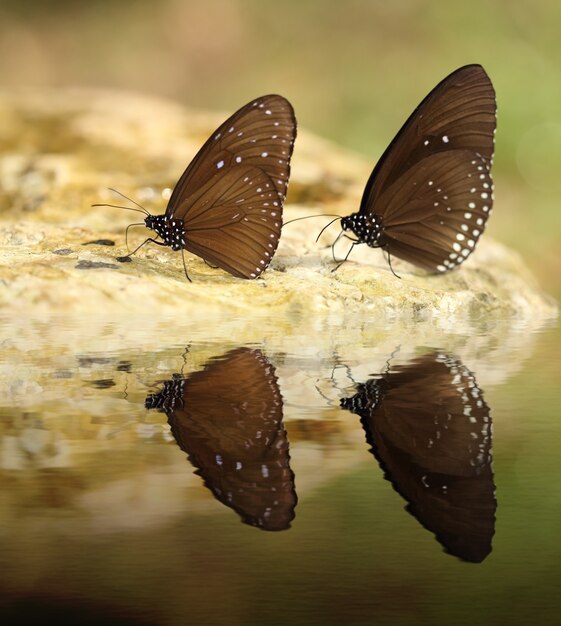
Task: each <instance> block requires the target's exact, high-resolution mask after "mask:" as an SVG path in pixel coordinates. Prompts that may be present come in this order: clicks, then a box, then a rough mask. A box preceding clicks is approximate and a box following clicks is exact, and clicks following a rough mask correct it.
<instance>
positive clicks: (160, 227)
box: [144, 214, 185, 251]
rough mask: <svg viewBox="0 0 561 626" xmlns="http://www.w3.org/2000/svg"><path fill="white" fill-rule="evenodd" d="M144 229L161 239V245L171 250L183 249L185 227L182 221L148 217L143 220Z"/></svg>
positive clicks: (154, 216)
mask: <svg viewBox="0 0 561 626" xmlns="http://www.w3.org/2000/svg"><path fill="white" fill-rule="evenodd" d="M144 224H145V226H146V228H149V229H150V230H153V231H154V232H155V233H156V234H157V235H158V236H159V237H161V238H162V243H163V245H165V246H169V247H170V248H171V249H172V250H176V251H177V250H181V248H184V247H185V226H184V224H183V220H178V219H173V218H171V219H170V218H168V216H167V215H165V214H164V215H148V217H146V219H145V220H144Z"/></svg>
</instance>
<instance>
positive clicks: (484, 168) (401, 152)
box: [341, 65, 496, 273]
mask: <svg viewBox="0 0 561 626" xmlns="http://www.w3.org/2000/svg"><path fill="white" fill-rule="evenodd" d="M495 129H496V102H495V91H494V89H493V85H492V83H491V81H490V79H489V77H488V76H487V74H486V73H485V70H484V69H483V68H482V67H481V66H480V65H466V66H464V67H461V68H459V69H457V70H456V71H455V72H452V73H451V74H450V75H448V76H447V77H446V78H444V80H442V81H441V82H440V83H439V84H438V85H437V86H436V87H435V88H434V89H433V90H432V91H431V92H430V93H429V94H428V95H427V96H426V97H425V98H424V100H423V101H422V102H421V103H420V104H419V106H418V107H417V108H416V109H415V110H414V111H413V113H412V114H411V115H410V116H409V118H408V119H407V121H406V122H405V124H404V125H403V126H402V128H401V129H400V131H399V132H398V133H397V135H396V136H395V137H394V139H393V140H392V141H391V143H390V145H389V146H388V147H387V149H386V150H385V152H384V154H383V155H382V157H381V158H380V160H379V161H378V163H377V164H376V166H375V167H374V169H373V171H372V173H371V175H370V178H369V179H368V182H367V184H366V186H365V189H364V193H363V196H362V200H361V204H360V209H359V211H358V212H357V213H353V214H351V215H349V216H347V217H344V218H342V219H341V227H342V229H343V231H351V232H352V233H354V235H355V236H356V240H354V241H353V246H354V245H357V244H361V243H366V244H367V245H368V246H370V247H373V248H382V249H383V250H384V251H386V252H387V253H388V254H389V255H391V256H396V257H399V258H401V259H403V260H405V261H408V262H410V263H413V264H414V265H416V266H418V267H421V268H423V269H425V270H428V271H430V272H437V273H443V272H447V271H449V270H452V269H454V268H455V267H457V266H458V265H460V264H461V263H463V262H464V261H465V260H466V259H467V257H468V256H469V255H470V254H471V253H472V252H473V250H474V248H475V246H476V244H477V242H478V240H479V238H480V237H481V235H482V233H483V231H484V229H485V225H486V222H487V219H488V217H489V215H490V214H491V211H492V207H493V189H494V187H493V180H492V178H491V165H492V162H493V152H494V142H495V139H494V135H495ZM351 249H352V248H351ZM349 252H350V251H349Z"/></svg>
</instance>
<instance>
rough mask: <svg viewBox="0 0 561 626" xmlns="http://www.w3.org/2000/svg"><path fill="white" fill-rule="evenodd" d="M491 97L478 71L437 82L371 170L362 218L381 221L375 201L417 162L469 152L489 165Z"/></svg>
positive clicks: (477, 67) (492, 128)
mask: <svg viewBox="0 0 561 626" xmlns="http://www.w3.org/2000/svg"><path fill="white" fill-rule="evenodd" d="M495 127H496V102H495V91H494V89H493V85H492V83H491V80H490V79H489V77H488V76H487V74H486V73H485V70H484V69H483V68H482V67H481V66H480V65H466V66H464V67H461V68H459V69H458V70H456V71H455V72H452V74H450V75H448V76H447V77H446V78H444V80H442V81H441V82H440V83H439V84H438V85H437V86H436V87H435V88H434V89H433V90H432V91H431V92H430V93H429V94H428V95H427V96H426V98H425V99H424V100H423V101H422V102H421V104H419V106H418V107H417V108H416V109H415V110H414V111H413V113H412V114H411V115H410V116H409V118H408V119H407V121H406V122H405V124H404V125H403V126H402V128H401V130H400V131H399V132H398V134H397V135H396V136H395V138H394V139H393V141H392V142H391V143H390V145H389V146H388V148H387V149H386V151H385V152H384V154H383V155H382V157H381V158H380V160H379V161H378V163H377V165H376V167H375V168H374V170H373V172H372V174H371V175H370V178H369V180H368V183H367V185H366V188H365V191H364V195H363V198H362V202H361V208H360V210H361V212H365V213H369V212H372V211H374V212H376V213H377V214H378V215H381V216H382V217H383V216H384V205H383V204H380V203H378V202H377V200H378V197H379V196H380V194H382V193H383V192H384V191H385V190H386V189H387V188H388V187H390V186H391V185H392V184H393V183H395V182H396V181H397V180H399V179H400V177H401V176H402V174H403V173H404V172H406V171H407V170H408V169H409V168H411V167H413V166H414V165H415V164H416V163H418V162H419V161H422V160H423V159H425V158H426V157H428V156H430V155H432V154H436V153H439V152H446V151H448V150H468V151H470V152H473V153H477V154H479V155H480V156H481V157H483V158H484V159H485V160H486V161H487V162H489V163H490V162H492V158H493V150H494V133H495Z"/></svg>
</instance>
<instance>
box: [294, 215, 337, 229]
mask: <svg viewBox="0 0 561 626" xmlns="http://www.w3.org/2000/svg"><path fill="white" fill-rule="evenodd" d="M312 217H334V218H335V220H338V219H339V220H340V219H341V216H340V215H333V214H332V213H320V214H319V215H304V217H295V218H294V219H293V220H288V222H284V223H283V227H284V226H286V225H287V224H292V222H299V221H300V220H309V219H310V218H312ZM335 220H333V222H334V221H335ZM333 222H329V224H332V223H333ZM329 224H328V225H327V226H329ZM326 228H327V227H326Z"/></svg>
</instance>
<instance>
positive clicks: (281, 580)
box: [0, 319, 561, 626]
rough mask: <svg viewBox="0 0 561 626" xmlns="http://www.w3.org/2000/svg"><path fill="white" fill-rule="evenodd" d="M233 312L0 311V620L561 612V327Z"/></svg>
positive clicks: (296, 620) (459, 618)
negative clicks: (129, 316) (222, 317)
mask: <svg viewBox="0 0 561 626" xmlns="http://www.w3.org/2000/svg"><path fill="white" fill-rule="evenodd" d="M237 323H238V322H237V321H232V320H228V321H227V322H226V321H224V323H223V324H218V325H214V324H212V325H211V326H212V332H211V333H209V330H208V326H209V324H206V325H205V324H200V323H198V324H191V325H189V324H187V323H185V324H183V325H181V324H178V323H177V321H174V320H169V322H165V323H163V324H161V325H158V326H157V327H155V326H151V325H150V324H149V323H146V324H143V323H142V322H140V321H136V322H135V323H131V322H130V321H123V322H122V324H120V323H118V322H117V323H100V322H97V323H96V322H95V321H94V320H92V321H91V322H89V323H87V324H84V323H83V322H78V321H76V320H61V319H58V320H49V321H36V322H25V321H24V322H20V323H15V322H14V321H13V320H0V340H1V343H2V353H1V355H0V390H1V392H2V396H1V397H0V418H1V421H0V436H1V440H0V481H1V483H0V484H1V490H0V493H1V494H2V495H1V503H2V504H1V511H2V524H1V528H0V617H1V618H2V623H6V624H8V623H9V624H27V623H44V621H45V620H46V619H48V618H51V619H52V620H54V622H55V623H57V622H58V623H64V624H66V623H73V624H75V623H81V624H98V623H99V624H101V623H104V624H162V625H168V624H169V625H176V624H177V625H179V624H198V625H205V624H232V625H238V624H240V625H246V624H247V625H253V624H256V625H257V624H263V625H265V626H266V625H268V624H294V625H300V624H302V625H308V624H343V623H344V624H350V625H355V624H356V625H370V624H372V625H373V624H389V625H393V624H408V625H411V624H472V623H479V624H525V623H527V622H528V621H529V620H532V621H534V622H536V623H539V624H559V623H561V597H560V596H559V593H558V588H559V583H560V582H561V574H560V573H559V572H560V563H561V538H560V537H561V534H560V532H559V529H560V527H561V526H560V520H561V462H560V458H561V455H560V454H559V442H560V441H561V420H560V415H559V406H560V401H561V391H560V387H559V372H560V371H561V332H560V330H559V327H558V326H557V325H556V324H555V323H550V324H548V325H546V326H545V327H542V328H540V329H536V328H530V327H529V326H527V325H524V324H518V325H516V324H512V322H510V321H505V322H504V323H500V322H496V323H493V324H490V323H488V324H485V325H482V326H480V327H476V328H470V329H464V331H462V330H461V329H460V328H447V329H443V328H441V327H438V326H435V325H434V323H431V322H426V321H425V322H419V323H417V324H411V325H410V327H407V326H404V325H400V326H398V325H397V324H395V325H392V324H389V323H387V322H386V323H378V324H377V325H376V324H375V323H370V324H369V325H366V326H364V325H363V326H361V328H360V329H357V328H353V327H349V326H345V327H344V328H342V327H339V326H337V324H336V323H332V322H331V323H330V322H327V321H326V322H318V323H315V324H312V325H311V326H310V325H309V324H302V325H300V326H299V325H298V324H294V326H293V328H296V329H299V330H296V331H295V330H294V329H292V330H286V329H283V330H282V332H281V331H280V330H275V325H274V323H272V322H266V323H265V324H264V327H263V329H259V325H258V324H259V322H258V320H255V321H253V322H252V323H251V324H250V326H251V327H252V328H253V330H254V334H253V335H251V333H249V335H251V336H255V333H256V336H262V339H261V340H253V341H240V342H237V341H236V337H238V336H239V337H242V336H246V337H247V336H248V332H241V330H240V329H241V328H242V326H243V325H244V324H246V323H247V320H246V321H241V322H240V324H241V325H236V324H237ZM351 326H352V325H351ZM261 331H262V332H261ZM209 334H211V335H212V337H213V338H212V339H210V340H209V338H208V337H209Z"/></svg>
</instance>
